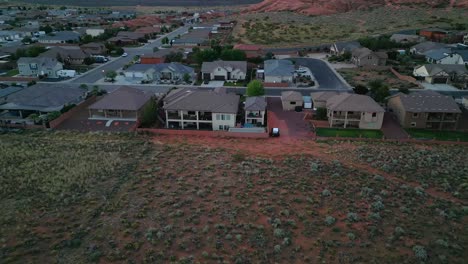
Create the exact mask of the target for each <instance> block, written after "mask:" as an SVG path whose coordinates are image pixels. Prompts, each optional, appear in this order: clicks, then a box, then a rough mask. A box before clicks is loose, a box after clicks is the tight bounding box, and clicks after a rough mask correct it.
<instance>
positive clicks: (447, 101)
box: [387, 90, 462, 130]
mask: <svg viewBox="0 0 468 264" xmlns="http://www.w3.org/2000/svg"><path fill="white" fill-rule="evenodd" d="M387 106H388V109H389V111H391V112H393V113H394V114H395V116H396V117H397V119H398V121H399V122H400V124H401V126H402V127H404V128H424V129H438V130H454V129H457V127H458V122H459V119H460V116H461V113H462V112H461V110H460V108H459V107H458V105H457V103H456V102H455V100H454V99H453V98H452V97H450V96H446V95H442V94H439V93H437V92H434V91H429V90H427V91H420V92H413V93H410V94H403V93H398V94H395V95H393V96H391V97H389V99H388V102H387Z"/></svg>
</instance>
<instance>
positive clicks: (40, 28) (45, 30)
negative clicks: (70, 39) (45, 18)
mask: <svg viewBox="0 0 468 264" xmlns="http://www.w3.org/2000/svg"><path fill="white" fill-rule="evenodd" d="M39 31H44V32H45V33H46V34H50V33H52V31H53V28H52V27H51V26H49V25H47V26H40V27H39Z"/></svg>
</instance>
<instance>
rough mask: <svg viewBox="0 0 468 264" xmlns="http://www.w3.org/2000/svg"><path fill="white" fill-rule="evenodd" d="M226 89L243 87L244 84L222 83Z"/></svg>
mask: <svg viewBox="0 0 468 264" xmlns="http://www.w3.org/2000/svg"><path fill="white" fill-rule="evenodd" d="M224 86H226V87H245V83H244V82H224Z"/></svg>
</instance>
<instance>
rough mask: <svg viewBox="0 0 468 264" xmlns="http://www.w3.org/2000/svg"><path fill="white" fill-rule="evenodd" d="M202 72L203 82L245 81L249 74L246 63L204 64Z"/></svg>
mask: <svg viewBox="0 0 468 264" xmlns="http://www.w3.org/2000/svg"><path fill="white" fill-rule="evenodd" d="M201 72H202V75H203V80H207V81H211V80H220V81H243V80H245V75H246V74H247V62H246V61H222V60H218V61H212V62H203V64H202V68H201Z"/></svg>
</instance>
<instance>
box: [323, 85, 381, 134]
mask: <svg viewBox="0 0 468 264" xmlns="http://www.w3.org/2000/svg"><path fill="white" fill-rule="evenodd" d="M326 108H327V117H328V123H329V124H330V127H343V128H349V127H354V128H360V129H380V128H381V127H382V123H383V118H384V113H385V110H384V109H383V108H382V107H381V106H380V105H379V104H378V103H376V102H375V101H374V100H373V99H372V98H370V97H369V96H366V95H360V94H350V93H341V94H338V95H335V96H332V97H330V98H329V99H328V100H327V105H326Z"/></svg>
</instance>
